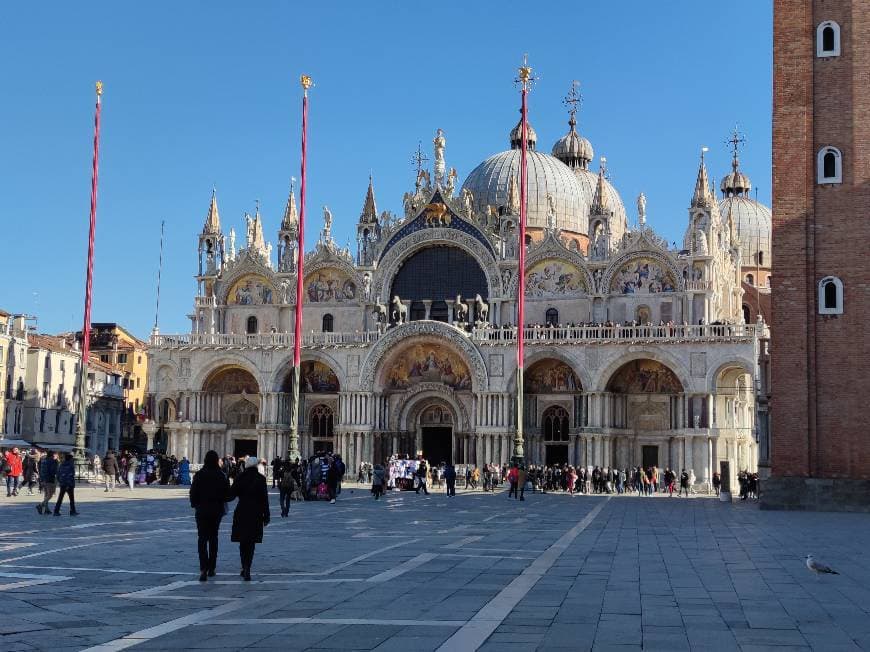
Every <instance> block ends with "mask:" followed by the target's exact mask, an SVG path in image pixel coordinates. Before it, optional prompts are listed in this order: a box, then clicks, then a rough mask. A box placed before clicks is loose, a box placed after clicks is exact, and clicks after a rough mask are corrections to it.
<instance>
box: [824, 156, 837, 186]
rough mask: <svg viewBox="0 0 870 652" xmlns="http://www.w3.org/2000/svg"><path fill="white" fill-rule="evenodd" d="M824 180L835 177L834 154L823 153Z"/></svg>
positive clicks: (835, 157)
mask: <svg viewBox="0 0 870 652" xmlns="http://www.w3.org/2000/svg"><path fill="white" fill-rule="evenodd" d="M823 174H824V175H825V178H826V179H830V178H832V177H835V176H837V155H836V154H834V152H825V165H824V172H823Z"/></svg>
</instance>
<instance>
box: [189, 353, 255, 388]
mask: <svg viewBox="0 0 870 652" xmlns="http://www.w3.org/2000/svg"><path fill="white" fill-rule="evenodd" d="M221 367H240V368H242V369H244V370H245V371H247V372H248V373H250V374H251V375H252V376H253V377H254V380H255V381H257V386H258V387H259V389H260V391H261V392H262V391H264V388H266V387H268V386H269V385H268V378H265V377H264V376H263V374H262V373H260V370H259V369H258V368H257V365H256V364H254V363H253V362H252V361H251V360H249V359H248V358H247V357H245V356H244V355H241V354H239V353H234V352H232V351H222V352H221V354H220V357H219V358H215V359H214V360H212V361H211V362H209V363H208V364H206V365H204V366H203V367H202V368H201V369H200V370H199V371H198V372H197V373H196V376H194V377H193V379H192V380H191V383H190V386H189V387H190V389H192V390H194V391H200V390H201V389H202V388H203V386H204V385H205V381H206V380H207V379H208V378H209V376H211V375H212V373H214V372H215V371H218V370H220V369H221Z"/></svg>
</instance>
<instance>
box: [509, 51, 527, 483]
mask: <svg viewBox="0 0 870 652" xmlns="http://www.w3.org/2000/svg"><path fill="white" fill-rule="evenodd" d="M518 81H519V83H520V85H521V96H522V143H521V145H520V229H519V238H520V243H519V244H520V246H519V261H518V264H517V275H518V276H517V280H518V283H517V379H516V380H517V432H516V436H515V437H514V450H513V455H512V457H511V461H512V462H514V463H516V464H519V465H520V466H522V465H523V464H524V457H525V453H524V451H523V358H524V356H525V333H524V327H525V318H526V192H527V183H528V170H527V167H526V155H527V149H528V113H527V102H526V98H527V96H528V93H529V88H530V87H531V82H532V69H531V68H530V67H529V66H528V65H527V62H526V59H525V57H524V58H523V65H522V66H520V69H519V79H518Z"/></svg>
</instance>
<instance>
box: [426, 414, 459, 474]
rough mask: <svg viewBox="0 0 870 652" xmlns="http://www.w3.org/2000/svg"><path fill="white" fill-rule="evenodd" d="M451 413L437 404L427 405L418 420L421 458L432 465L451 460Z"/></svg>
mask: <svg viewBox="0 0 870 652" xmlns="http://www.w3.org/2000/svg"><path fill="white" fill-rule="evenodd" d="M453 425H454V424H453V412H452V411H451V410H450V408H448V407H447V406H446V405H444V404H442V403H440V402H438V403H435V404H430V405H427V406H426V407H425V408H424V409H423V410H422V411H421V412H420V416H419V420H418V428H419V431H420V439H421V444H422V445H421V450H422V451H423V457H425V458H426V459H427V460H429V463H430V464H432V465H438V464H441V463H446V462H450V461H452V460H453Z"/></svg>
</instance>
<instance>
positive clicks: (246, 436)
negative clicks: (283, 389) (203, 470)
mask: <svg viewBox="0 0 870 652" xmlns="http://www.w3.org/2000/svg"><path fill="white" fill-rule="evenodd" d="M202 391H203V392H204V393H205V396H206V397H209V398H212V397H213V398H214V399H215V400H208V401H206V402H205V403H204V406H205V407H201V408H200V410H201V415H200V416H201V417H203V418H202V421H212V422H222V423H224V424H225V425H226V434H225V435H224V436H223V438H224V441H223V442H216V441H201V442H199V441H198V438H196V440H195V441H194V442H193V443H192V450H191V453H190V455H191V456H192V458H195V459H197V460H199V459H201V458H202V455H203V454H204V452H205V450H208V449H209V448H213V449H214V450H216V451H218V452H219V453H220V452H223V453H232V454H233V455H234V456H236V457H243V456H246V455H256V456H259V457H262V456H264V455H266V454H267V451H261V450H258V449H257V422H258V421H259V418H260V387H259V385H258V384H257V380H256V378H254V376H253V374H251V372H250V371H248V370H247V369H243V368H242V367H239V366H225V367H221V368H219V369H216V370H215V371H213V372H212V373H211V374H209V376H208V378H206V380H205V382H204V383H203V386H202ZM202 436H205V437H213V435H202ZM221 449H223V450H221Z"/></svg>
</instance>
